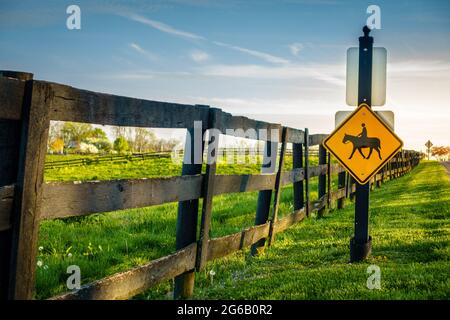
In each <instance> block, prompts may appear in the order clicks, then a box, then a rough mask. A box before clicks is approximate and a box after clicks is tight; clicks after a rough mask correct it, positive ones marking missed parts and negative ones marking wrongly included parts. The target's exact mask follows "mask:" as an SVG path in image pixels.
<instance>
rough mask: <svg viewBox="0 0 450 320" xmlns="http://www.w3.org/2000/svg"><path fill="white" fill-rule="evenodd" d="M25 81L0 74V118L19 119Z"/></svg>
mask: <svg viewBox="0 0 450 320" xmlns="http://www.w3.org/2000/svg"><path fill="white" fill-rule="evenodd" d="M24 90H25V82H24V81H21V80H17V79H13V78H7V77H3V76H1V75H0V103H1V107H0V119H6V120H20V118H21V114H22V104H23V93H24Z"/></svg>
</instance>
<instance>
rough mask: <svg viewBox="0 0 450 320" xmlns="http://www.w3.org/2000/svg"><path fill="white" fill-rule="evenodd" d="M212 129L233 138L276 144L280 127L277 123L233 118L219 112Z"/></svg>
mask: <svg viewBox="0 0 450 320" xmlns="http://www.w3.org/2000/svg"><path fill="white" fill-rule="evenodd" d="M214 128H216V129H218V130H220V131H221V132H222V133H224V134H227V135H231V136H235V137H246V138H249V139H256V140H264V141H273V142H278V141H280V138H281V128H282V127H281V125H280V124H277V123H269V122H265V121H259V120H254V119H250V118H247V117H243V116H233V115H232V114H231V113H227V112H223V111H221V112H220V113H218V114H217V119H216V124H215V126H214Z"/></svg>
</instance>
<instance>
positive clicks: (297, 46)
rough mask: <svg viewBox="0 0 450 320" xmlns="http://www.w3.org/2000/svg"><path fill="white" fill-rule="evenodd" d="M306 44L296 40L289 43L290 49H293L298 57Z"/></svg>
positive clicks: (293, 52)
mask: <svg viewBox="0 0 450 320" xmlns="http://www.w3.org/2000/svg"><path fill="white" fill-rule="evenodd" d="M304 47H305V46H304V45H303V44H301V43H298V42H294V43H291V44H290V45H289V49H290V50H291V53H292V55H294V56H296V57H298V55H299V53H300V51H302V50H303V48H304Z"/></svg>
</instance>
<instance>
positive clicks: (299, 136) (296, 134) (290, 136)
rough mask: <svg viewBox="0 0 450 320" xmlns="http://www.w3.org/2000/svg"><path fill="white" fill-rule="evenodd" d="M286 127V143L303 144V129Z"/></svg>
mask: <svg viewBox="0 0 450 320" xmlns="http://www.w3.org/2000/svg"><path fill="white" fill-rule="evenodd" d="M286 128H287V135H286V141H287V142H288V143H295V144H303V143H305V132H304V131H303V130H299V129H294V128H289V127H286Z"/></svg>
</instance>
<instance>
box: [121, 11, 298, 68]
mask: <svg viewBox="0 0 450 320" xmlns="http://www.w3.org/2000/svg"><path fill="white" fill-rule="evenodd" d="M124 16H126V17H127V18H129V19H131V20H133V21H136V22H139V23H142V24H145V25H147V26H150V27H152V28H154V29H157V30H159V31H161V32H165V33H168V34H171V35H175V36H178V37H182V38H185V39H191V40H192V39H193V40H204V41H208V42H210V43H213V44H215V45H217V46H220V47H225V48H228V49H231V50H235V51H239V52H242V53H245V54H248V55H250V56H253V57H256V58H259V59H262V60H264V61H266V62H269V63H273V64H288V63H289V62H290V61H289V60H287V59H284V58H281V57H277V56H275V55H272V54H269V53H266V52H261V51H257V50H252V49H248V48H244V47H239V46H235V45H231V44H227V43H223V42H219V41H210V40H208V39H207V38H205V37H203V36H201V35H198V34H195V33H192V32H188V31H184V30H180V29H176V28H174V27H172V26H170V25H168V24H165V23H163V22H160V21H156V20H151V19H148V18H146V17H143V16H140V15H138V14H134V13H132V14H126V15H124ZM200 59H201V58H200ZM194 61H196V60H194ZM197 62H198V61H197Z"/></svg>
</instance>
